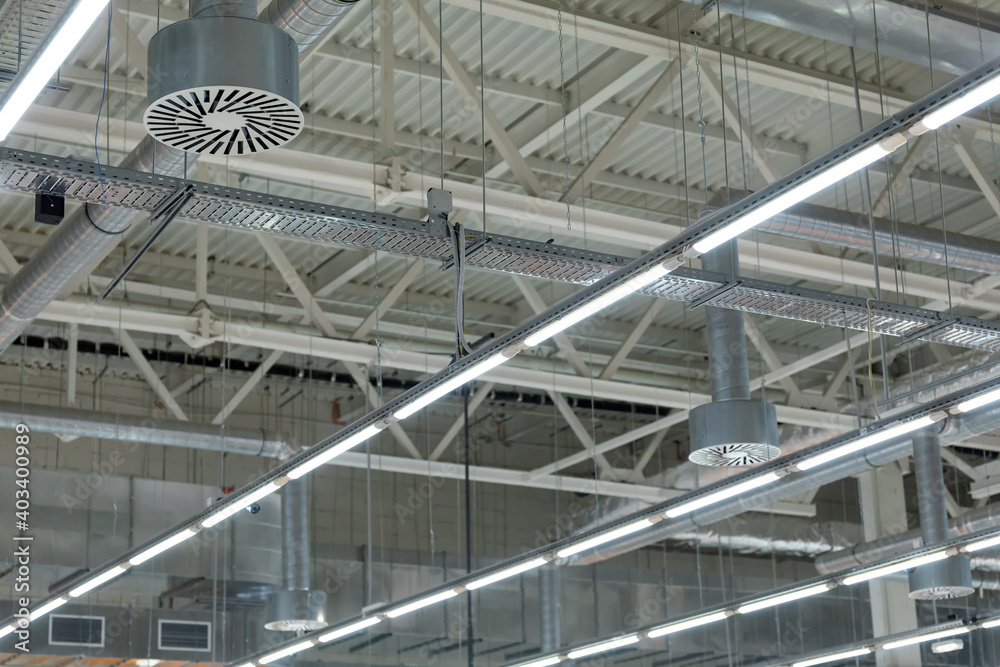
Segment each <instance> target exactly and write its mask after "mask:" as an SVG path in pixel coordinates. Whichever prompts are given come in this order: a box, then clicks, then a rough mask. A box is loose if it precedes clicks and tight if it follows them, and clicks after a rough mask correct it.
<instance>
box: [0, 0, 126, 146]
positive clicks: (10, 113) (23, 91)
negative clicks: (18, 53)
mask: <svg viewBox="0 0 1000 667" xmlns="http://www.w3.org/2000/svg"><path fill="white" fill-rule="evenodd" d="M107 4H108V0H79V1H78V2H77V3H76V5H75V6H74V7H73V8H72V9H71V10H69V11H70V13H69V15H68V16H66V17H65V19H64V20H63V21H62V22H61V23H60V25H59V28H58V29H57V32H56V33H55V34H54V35H53V36H52V38H51V39H49V40H48V41H47V42H46V43H45V45H44V46H43V47H42V51H41V52H40V53H38V54H37V55H36V56H35V58H34V59H33V60H32V61H31V63H30V64H29V65H28V68H29V69H28V71H27V72H26V73H25V74H24V76H23V77H20V81H18V82H17V87H16V88H14V90H12V91H11V92H10V94H9V95H7V97H6V99H5V101H4V105H3V108H0V141H2V140H4V139H6V138H7V135H8V134H9V133H10V131H11V130H13V129H14V126H15V125H16V124H17V121H19V120H20V119H21V116H23V115H24V112H25V111H27V110H28V107H29V106H31V103H32V102H34V101H35V98H36V97H38V95H39V93H41V92H42V89H43V88H45V84H47V83H48V82H49V79H51V78H52V77H53V76H55V73H56V70H58V69H59V66H60V65H62V64H63V61H65V60H66V58H67V57H68V56H69V54H70V53H71V52H72V51H73V49H75V48H76V45H77V44H79V43H80V40H81V39H83V36H84V35H85V34H87V31H88V30H89V29H90V26H91V24H92V23H93V22H94V21H95V20H97V17H98V16H100V14H101V12H102V11H104V8H105V7H107Z"/></svg>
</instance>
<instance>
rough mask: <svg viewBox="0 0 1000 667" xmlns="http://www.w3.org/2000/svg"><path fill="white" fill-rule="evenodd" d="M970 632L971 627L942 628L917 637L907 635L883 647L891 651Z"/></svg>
mask: <svg viewBox="0 0 1000 667" xmlns="http://www.w3.org/2000/svg"><path fill="white" fill-rule="evenodd" d="M967 632H969V628H966V627H961V628H952V629H951V630H941V631H939V632H929V633H927V634H926V635H917V636H916V637H907V638H906V639H900V640H898V641H894V642H889V643H888V644H883V645H882V648H883V649H884V650H886V651H891V650H893V649H897V648H903V647H904V646H913V645H914V644H922V643H924V642H929V641H933V640H935V639H944V638H945V637H954V636H955V635H964V634H966V633H967Z"/></svg>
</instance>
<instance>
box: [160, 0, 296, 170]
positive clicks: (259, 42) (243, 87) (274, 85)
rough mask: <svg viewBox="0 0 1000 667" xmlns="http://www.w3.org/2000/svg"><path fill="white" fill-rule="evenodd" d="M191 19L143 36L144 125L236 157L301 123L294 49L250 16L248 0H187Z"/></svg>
mask: <svg viewBox="0 0 1000 667" xmlns="http://www.w3.org/2000/svg"><path fill="white" fill-rule="evenodd" d="M190 14H191V18H189V19H187V20H186V21H178V22H177V23H174V24H172V25H169V26H167V27H166V28H163V29H162V30H160V31H159V32H157V33H156V34H155V35H153V38H152V39H151V40H149V69H150V71H151V72H155V73H156V76H151V77H149V83H148V92H147V99H148V100H150V102H149V106H148V107H147V108H146V113H145V115H144V116H143V123H144V124H145V125H146V129H147V130H148V131H149V133H150V134H151V135H152V136H153V137H155V138H156V139H157V140H159V141H161V142H163V143H164V144H167V145H168V146H171V147H173V148H177V149H180V150H183V151H189V152H192V153H210V154H213V155H214V154H219V155H243V154H247V153H257V152H259V151H265V150H268V149H270V148H277V147H278V146H281V145H283V144H286V143H288V142H289V141H291V140H292V139H294V138H295V137H296V136H297V135H298V134H299V132H300V131H301V130H302V126H303V116H302V112H301V111H300V110H299V107H298V100H299V58H298V56H299V51H298V46H297V45H296V43H295V40H294V39H292V37H291V36H289V35H288V34H287V33H285V32H284V31H283V30H281V29H280V28H277V27H275V26H273V25H269V24H267V23H263V22H261V21H258V20H257V5H256V3H255V2H253V1H252V0H192V2H191V10H190Z"/></svg>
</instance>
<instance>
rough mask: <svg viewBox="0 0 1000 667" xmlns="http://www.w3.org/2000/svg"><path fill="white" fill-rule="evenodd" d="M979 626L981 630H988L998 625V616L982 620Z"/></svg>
mask: <svg viewBox="0 0 1000 667" xmlns="http://www.w3.org/2000/svg"><path fill="white" fill-rule="evenodd" d="M980 627H981V628H982V629H983V630H990V629H991V628H996V627H1000V618H994V619H993V620H991V621H984V622H983V624H982V625H981V626H980Z"/></svg>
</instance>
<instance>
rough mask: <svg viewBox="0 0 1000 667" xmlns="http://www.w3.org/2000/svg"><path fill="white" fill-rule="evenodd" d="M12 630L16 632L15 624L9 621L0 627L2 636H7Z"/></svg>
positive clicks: (0, 635)
mask: <svg viewBox="0 0 1000 667" xmlns="http://www.w3.org/2000/svg"><path fill="white" fill-rule="evenodd" d="M12 632H14V624H13V623H8V624H7V625H5V626H3V627H2V628H0V637H6V636H7V635H9V634H10V633H12Z"/></svg>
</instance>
